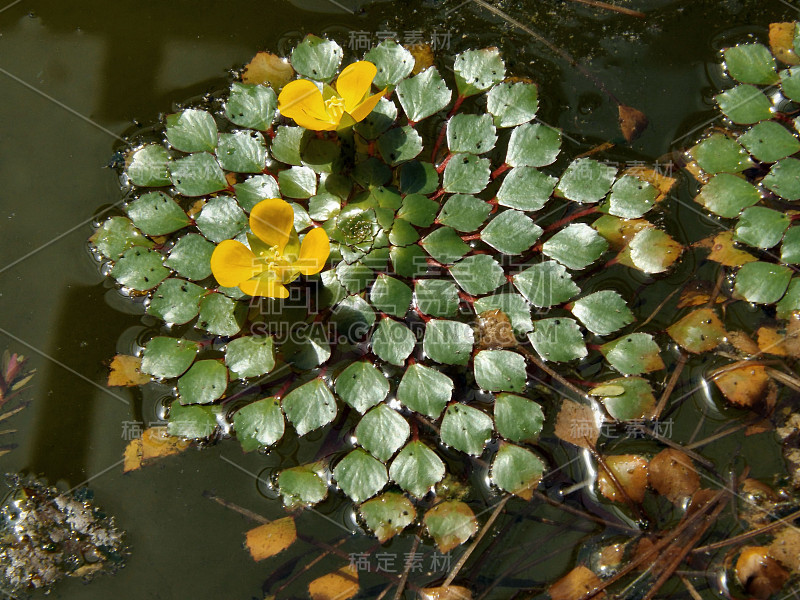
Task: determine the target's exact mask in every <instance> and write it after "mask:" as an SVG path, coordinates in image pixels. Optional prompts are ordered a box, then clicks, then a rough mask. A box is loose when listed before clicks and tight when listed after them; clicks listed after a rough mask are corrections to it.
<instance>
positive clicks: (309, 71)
mask: <svg viewBox="0 0 800 600" xmlns="http://www.w3.org/2000/svg"><path fill="white" fill-rule="evenodd" d="M290 60H291V63H292V67H294V70H295V71H297V72H298V73H299V74H300V75H302V76H303V77H308V78H309V79H313V80H314V81H323V82H328V81H330V80H331V79H333V77H334V75H336V72H337V71H338V70H339V65H340V64H342V48H341V47H340V46H339V44H337V43H336V42H334V41H333V40H323V39H322V38H319V37H317V36H316V35H311V34H309V35H307V36H306V37H305V38H303V41H302V42H300V43H299V44H298V45H297V46H296V47H295V49H294V50H292V57H291V59H290Z"/></svg>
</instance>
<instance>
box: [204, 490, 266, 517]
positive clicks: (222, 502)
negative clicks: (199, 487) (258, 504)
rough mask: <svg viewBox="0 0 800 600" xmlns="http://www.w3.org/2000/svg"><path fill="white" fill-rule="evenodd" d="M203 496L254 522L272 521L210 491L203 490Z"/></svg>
mask: <svg viewBox="0 0 800 600" xmlns="http://www.w3.org/2000/svg"><path fill="white" fill-rule="evenodd" d="M203 497H204V498H208V499H209V500H213V501H214V502H216V503H217V504H219V505H221V506H224V507H225V508H227V509H230V510H232V511H234V512H237V513H239V514H240V515H242V516H245V517H247V518H248V519H250V520H251V521H255V522H256V523H261V524H262V525H266V524H267V523H272V521H270V520H269V519H267V518H266V517H262V516H261V515H260V514H258V513H256V512H253V511H252V510H250V509H248V508H244V507H243V506H239V505H238V504H236V503H235V502H231V501H230V500H225V498H220V497H219V496H217V495H216V494H215V493H213V492H210V491H208V490H206V491H204V492H203Z"/></svg>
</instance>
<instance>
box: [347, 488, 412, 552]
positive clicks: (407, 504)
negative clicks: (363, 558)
mask: <svg viewBox="0 0 800 600" xmlns="http://www.w3.org/2000/svg"><path fill="white" fill-rule="evenodd" d="M358 510H359V512H360V513H361V518H362V519H364V522H365V523H366V524H367V527H369V528H370V529H371V530H372V532H373V533H374V534H375V537H377V538H378V542H380V543H381V544H383V543H384V542H386V541H388V540H390V539H391V538H392V537H394V536H396V535H397V534H398V533H400V532H401V531H403V529H405V528H406V527H408V526H409V525H411V523H413V522H414V521H416V517H417V511H416V509H415V508H414V505H413V504H412V503H411V500H409V499H408V498H406V497H405V496H404V495H403V494H398V493H397V492H386V493H385V494H381V495H380V496H378V497H376V498H373V499H372V500H368V501H367V502H364V504H362V505H361V506H359V507H358Z"/></svg>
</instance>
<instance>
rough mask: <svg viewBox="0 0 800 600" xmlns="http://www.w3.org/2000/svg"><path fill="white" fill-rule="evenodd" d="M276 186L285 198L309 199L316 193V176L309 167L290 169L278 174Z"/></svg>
mask: <svg viewBox="0 0 800 600" xmlns="http://www.w3.org/2000/svg"><path fill="white" fill-rule="evenodd" d="M278 186H279V187H280V189H281V193H282V194H283V195H284V196H285V197H287V198H301V199H303V198H310V197H311V196H313V195H315V194H316V193H317V174H316V173H314V170H313V169H311V168H309V167H291V168H290V169H286V170H285V171H281V172H280V173H278Z"/></svg>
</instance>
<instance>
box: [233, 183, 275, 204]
mask: <svg viewBox="0 0 800 600" xmlns="http://www.w3.org/2000/svg"><path fill="white" fill-rule="evenodd" d="M233 190H234V192H235V193H236V200H237V201H238V202H239V206H241V207H242V208H243V209H244V210H245V211H246V212H250V211H251V210H252V208H253V207H254V206H255V205H256V204H258V203H259V202H261V201H262V200H266V199H267V198H280V192H279V191H278V182H277V181H275V178H274V177H273V176H272V175H254V176H253V177H250V178H248V179H246V180H245V181H243V182H242V183H237V184H235V185H234V186H233Z"/></svg>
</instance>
